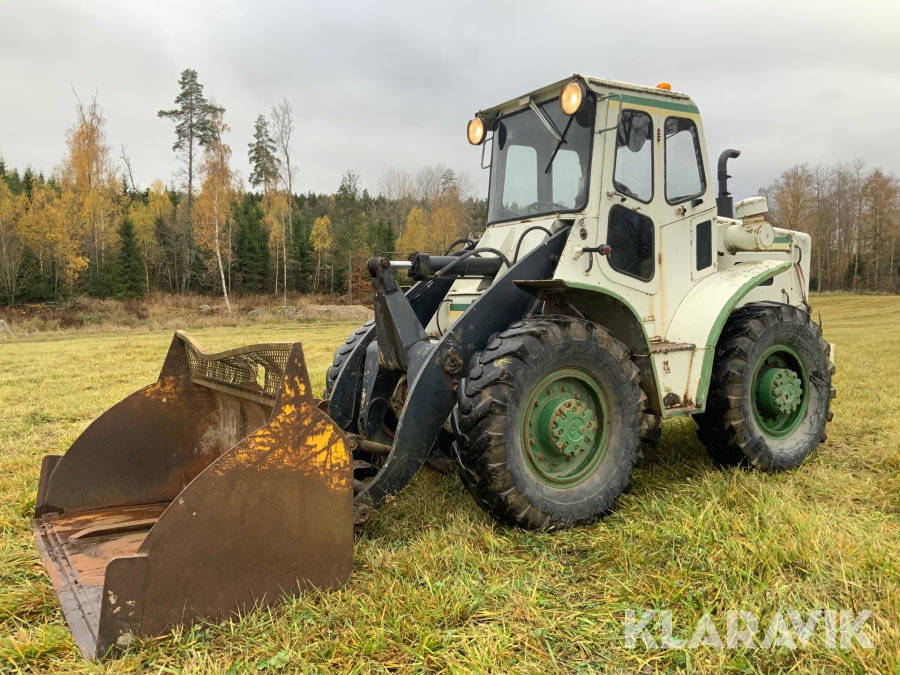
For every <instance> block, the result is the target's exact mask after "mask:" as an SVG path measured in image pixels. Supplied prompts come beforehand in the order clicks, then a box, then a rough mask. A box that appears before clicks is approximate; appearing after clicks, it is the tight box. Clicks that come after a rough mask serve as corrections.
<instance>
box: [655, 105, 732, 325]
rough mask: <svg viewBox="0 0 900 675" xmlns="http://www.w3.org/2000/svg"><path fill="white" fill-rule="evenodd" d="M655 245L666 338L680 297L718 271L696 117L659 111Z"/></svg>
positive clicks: (711, 209)
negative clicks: (658, 252)
mask: <svg viewBox="0 0 900 675" xmlns="http://www.w3.org/2000/svg"><path fill="white" fill-rule="evenodd" d="M660 113H661V114H660V116H659V131H660V134H659V142H658V143H657V145H658V147H659V155H660V168H661V173H662V176H661V181H660V209H659V214H660V221H661V222H660V235H661V237H660V247H661V263H660V265H661V271H662V287H661V288H662V291H661V293H660V295H659V298H658V299H657V310H656V314H657V315H658V317H657V318H658V320H659V321H660V333H661V334H662V335H665V332H666V329H667V327H668V324H669V322H670V321H671V319H672V316H673V314H674V312H675V311H676V310H677V308H678V306H679V305H680V304H681V301H682V299H684V297H685V295H687V293H688V292H689V291H690V290H691V288H693V286H694V285H695V284H696V283H697V282H698V281H699V280H701V279H703V278H704V277H706V276H708V275H710V274H713V273H714V272H716V270H717V268H718V256H717V255H716V247H715V222H714V220H713V218H714V216H715V215H716V208H715V200H714V199H713V197H712V187H711V185H710V183H711V181H710V180H709V178H708V175H709V174H708V170H707V167H708V163H707V160H706V156H705V154H704V148H705V144H704V142H703V136H702V127H701V125H700V118H699V115H698V114H695V113H691V112H683V111H671V112H669V111H666V112H663V111H660Z"/></svg>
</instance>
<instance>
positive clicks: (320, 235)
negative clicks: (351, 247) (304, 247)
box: [309, 216, 334, 253]
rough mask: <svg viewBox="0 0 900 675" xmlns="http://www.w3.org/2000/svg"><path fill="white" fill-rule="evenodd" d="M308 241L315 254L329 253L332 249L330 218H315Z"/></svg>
mask: <svg viewBox="0 0 900 675" xmlns="http://www.w3.org/2000/svg"><path fill="white" fill-rule="evenodd" d="M309 239H310V242H311V243H312V247H313V250H314V251H315V252H316V253H321V252H322V251H330V250H331V249H332V248H333V247H334V237H333V236H332V234H331V218H329V217H328V216H319V217H318V218H316V220H315V222H314V223H313V226H312V232H311V233H310V235H309Z"/></svg>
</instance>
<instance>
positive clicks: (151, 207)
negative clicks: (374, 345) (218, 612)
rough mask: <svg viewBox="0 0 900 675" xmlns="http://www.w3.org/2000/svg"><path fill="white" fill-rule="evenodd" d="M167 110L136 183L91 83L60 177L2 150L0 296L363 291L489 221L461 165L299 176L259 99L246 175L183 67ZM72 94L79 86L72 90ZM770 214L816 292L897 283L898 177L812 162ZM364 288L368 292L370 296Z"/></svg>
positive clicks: (14, 299) (288, 140) (220, 117)
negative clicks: (161, 163) (161, 166)
mask: <svg viewBox="0 0 900 675" xmlns="http://www.w3.org/2000/svg"><path fill="white" fill-rule="evenodd" d="M178 85H179V93H178V95H177V96H176V98H175V101H174V103H175V105H174V107H173V108H171V109H162V110H160V111H159V112H158V113H157V114H158V116H159V117H160V118H161V119H163V120H170V121H172V122H173V123H174V125H175V126H174V132H175V142H174V144H173V146H172V149H173V151H174V152H175V153H176V158H177V160H178V169H177V171H176V172H175V173H174V178H173V179H172V180H171V181H170V182H169V183H164V182H163V181H162V180H156V181H154V182H153V183H152V184H151V185H150V186H149V187H147V188H145V189H141V188H140V187H139V186H138V185H137V184H136V182H135V180H134V172H133V168H132V160H131V158H130V157H129V155H128V153H127V151H126V147H125V146H124V144H123V145H122V146H121V147H120V149H119V152H118V153H117V152H116V151H115V150H114V149H113V147H112V146H111V145H110V144H109V143H108V141H107V137H106V131H105V125H106V119H105V118H104V116H103V112H102V109H101V107H100V105H99V103H98V101H97V98H96V96H94V97H93V98H92V99H91V100H90V101H89V102H86V103H83V102H82V101H81V100H80V99H78V100H77V104H76V106H75V112H76V117H75V121H74V122H73V124H72V126H71V127H70V128H69V129H68V130H67V131H66V136H65V139H66V152H65V154H64V156H63V158H62V160H61V162H60V163H59V165H58V166H57V167H55V169H54V170H53V172H52V173H51V174H50V175H49V176H45V175H44V174H43V173H41V172H38V173H36V172H34V171H33V170H32V169H31V168H26V169H25V170H24V171H23V172H21V173H20V172H19V171H18V170H17V169H15V168H12V167H7V166H6V164H5V163H4V161H3V159H2V157H0V302H3V303H5V304H14V303H19V302H46V301H57V300H60V299H63V298H67V297H71V296H73V295H78V294H90V295H94V296H98V297H118V298H134V297H141V296H143V295H145V294H147V293H150V292H165V293H182V294H184V293H217V294H221V295H223V297H224V298H225V302H226V305H227V306H228V308H229V311H230V300H229V298H230V296H231V295H233V294H244V293H273V294H275V295H276V296H279V297H280V298H281V299H282V302H284V303H285V304H286V303H287V294H288V292H300V293H333V294H345V295H347V296H349V299H351V300H352V299H353V296H354V295H357V296H358V297H362V296H365V295H367V294H368V292H369V289H368V282H367V278H366V272H365V269H364V263H365V260H366V259H367V258H368V257H369V256H371V255H375V254H390V253H395V254H397V255H399V256H405V254H406V253H407V252H409V251H414V250H420V251H431V252H439V251H443V250H445V249H447V248H448V247H449V246H450V245H451V244H452V243H453V242H454V241H456V240H457V239H460V238H463V237H467V236H470V235H471V234H473V233H477V232H478V231H480V230H481V229H483V228H484V225H485V221H486V213H487V205H486V202H485V201H484V200H482V199H478V198H476V197H475V195H474V190H473V189H472V185H471V183H470V181H469V178H468V176H467V175H466V174H464V173H463V174H457V173H455V172H454V171H452V170H451V169H448V168H447V167H445V166H443V165H440V164H437V165H433V166H428V167H424V168H422V169H420V170H419V171H418V172H416V173H415V175H412V174H410V173H408V172H405V171H400V170H397V169H392V168H391V169H387V170H385V171H384V172H383V173H382V174H381V176H379V178H378V179H377V181H376V183H375V194H374V195H373V194H371V193H370V192H369V191H368V190H366V189H363V188H362V187H361V184H360V177H359V176H358V175H357V174H355V173H354V172H353V171H347V172H346V173H345V174H344V175H343V177H342V180H341V183H340V186H339V187H338V189H337V191H336V192H335V193H333V194H316V193H313V192H306V193H303V192H300V191H298V189H297V187H298V179H297V177H298V169H297V167H296V163H297V157H296V156H295V154H294V151H293V147H294V146H293V144H294V132H295V120H294V110H293V107H292V105H291V103H290V102H289V101H288V100H287V99H283V100H282V101H281V102H280V103H277V104H275V105H273V106H272V107H271V110H270V111H269V113H268V115H266V114H260V115H259V116H258V117H257V119H256V121H255V123H254V132H253V140H252V142H251V143H250V144H249V146H248V148H247V155H248V159H249V161H250V166H251V172H250V175H249V177H248V184H245V183H244V181H243V180H242V178H241V177H240V176H239V175H237V174H236V173H235V172H234V170H233V169H232V168H231V163H232V149H231V147H230V145H229V144H228V142H227V139H228V133H229V132H230V129H229V126H228V124H227V122H226V111H225V108H224V106H222V105H220V104H219V103H217V102H216V101H215V99H213V98H207V97H206V96H205V95H204V90H203V85H201V84H200V82H199V80H198V76H197V72H196V71H194V70H191V69H186V70H184V71H183V72H182V73H181V77H180V79H179V81H178ZM76 98H77V97H76ZM760 193H761V194H764V195H766V196H767V198H768V202H769V208H770V213H769V220H770V221H772V223H773V224H775V225H777V226H780V227H786V228H789V229H795V230H800V231H803V232H808V233H810V234H811V235H812V240H813V244H812V260H811V261H810V262H811V266H810V269H811V273H810V276H811V279H810V287H811V288H812V289H813V290H815V291H838V290H844V291H853V292H863V291H865V292H889V293H900V259H898V258H900V182H898V180H897V178H896V177H895V176H893V175H890V174H886V173H885V172H883V171H882V170H881V169H879V168H868V167H867V166H866V164H865V162H864V161H862V160H855V161H852V162H841V163H838V164H835V165H832V166H816V167H810V166H808V165H806V164H802V165H798V166H794V167H792V168H790V169H788V170H786V171H784V172H783V173H782V174H781V176H780V177H779V178H778V179H777V180H775V181H774V182H773V183H772V184H771V185H770V186H768V187H766V188H764V189H762V190H760ZM360 294H361V295H360Z"/></svg>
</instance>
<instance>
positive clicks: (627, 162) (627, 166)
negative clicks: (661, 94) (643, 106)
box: [613, 110, 653, 203]
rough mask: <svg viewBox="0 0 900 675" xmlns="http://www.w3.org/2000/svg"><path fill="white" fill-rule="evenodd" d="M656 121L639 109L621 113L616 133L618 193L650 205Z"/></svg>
mask: <svg viewBox="0 0 900 675" xmlns="http://www.w3.org/2000/svg"><path fill="white" fill-rule="evenodd" d="M652 137H653V121H652V120H651V119H650V115H648V114H647V113H645V112H640V111H637V110H624V111H622V121H621V123H620V124H619V130H618V132H617V133H616V167H615V170H614V171H613V185H614V186H615V188H616V191H618V192H621V193H622V194H623V195H628V196H629V197H632V198H633V199H637V200H638V201H641V202H644V203H647V202H649V201H650V200H651V199H653V142H652Z"/></svg>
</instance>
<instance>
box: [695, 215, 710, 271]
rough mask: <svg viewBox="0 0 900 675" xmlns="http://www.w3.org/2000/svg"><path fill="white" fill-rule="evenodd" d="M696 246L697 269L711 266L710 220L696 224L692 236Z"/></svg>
mask: <svg viewBox="0 0 900 675" xmlns="http://www.w3.org/2000/svg"><path fill="white" fill-rule="evenodd" d="M694 241H695V242H696V248H697V271H698V272H699V271H700V270H705V269H706V268H707V267H712V262H713V256H712V221H711V220H704V221H703V222H702V223H700V224H699V225H697V235H696V237H695V238H694Z"/></svg>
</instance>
